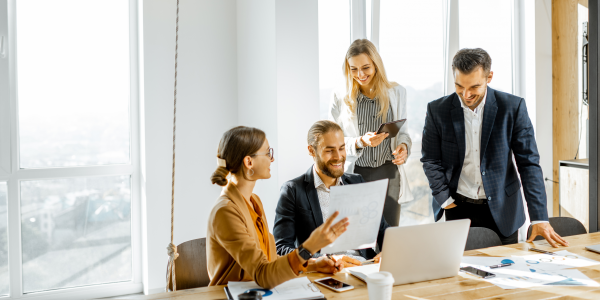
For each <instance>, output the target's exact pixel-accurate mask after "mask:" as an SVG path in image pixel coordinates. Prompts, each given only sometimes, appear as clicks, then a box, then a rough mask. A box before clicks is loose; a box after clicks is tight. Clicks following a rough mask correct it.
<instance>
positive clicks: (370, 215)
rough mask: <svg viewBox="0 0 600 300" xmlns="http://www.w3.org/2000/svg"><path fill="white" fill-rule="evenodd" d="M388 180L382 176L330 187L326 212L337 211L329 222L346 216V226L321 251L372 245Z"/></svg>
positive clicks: (381, 211) (338, 250) (370, 246)
mask: <svg viewBox="0 0 600 300" xmlns="http://www.w3.org/2000/svg"><path fill="white" fill-rule="evenodd" d="M388 182H389V179H387V178H386V179H382V180H377V181H371V182H365V183H357V184H347V185H340V186H332V187H331V193H330V195H329V211H330V212H331V213H333V212H334V211H339V212H340V215H339V216H338V217H337V218H336V219H335V220H334V221H333V223H334V224H335V223H336V222H338V221H339V220H341V219H342V218H345V217H348V222H350V225H348V228H347V229H346V232H344V234H342V235H341V236H340V237H338V238H337V240H336V241H335V242H333V243H332V244H330V245H329V246H326V247H325V248H323V249H321V253H336V252H340V251H346V250H350V249H365V248H372V247H375V243H376V242H377V234H378V233H379V225H380V224H381V215H382V214H383V204H384V203H385V197H386V193H387V186H388Z"/></svg>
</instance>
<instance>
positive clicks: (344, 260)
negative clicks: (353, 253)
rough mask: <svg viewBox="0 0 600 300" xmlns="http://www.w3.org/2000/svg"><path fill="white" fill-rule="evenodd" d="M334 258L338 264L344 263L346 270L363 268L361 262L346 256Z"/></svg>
mask: <svg viewBox="0 0 600 300" xmlns="http://www.w3.org/2000/svg"><path fill="white" fill-rule="evenodd" d="M333 258H335V260H336V261H338V262H342V263H343V264H344V268H352V267H358V266H362V263H361V262H360V260H357V259H354V258H352V257H349V256H346V255H334V256H333Z"/></svg>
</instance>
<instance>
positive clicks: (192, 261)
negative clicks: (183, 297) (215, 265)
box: [167, 238, 210, 291]
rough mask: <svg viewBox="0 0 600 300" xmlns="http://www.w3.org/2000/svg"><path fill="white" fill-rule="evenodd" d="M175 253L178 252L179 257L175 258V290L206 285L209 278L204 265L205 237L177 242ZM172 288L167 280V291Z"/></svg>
mask: <svg viewBox="0 0 600 300" xmlns="http://www.w3.org/2000/svg"><path fill="white" fill-rule="evenodd" d="M177 253H179V257H178V258H177V259H176V260H175V277H176V278H177V290H178V291H179V290H185V289H193V288H197V287H205V286H208V284H209V283H210V279H209V278H208V269H207V266H206V238H201V239H195V240H191V241H187V242H184V243H181V244H179V245H178V246H177ZM167 272H168V271H167ZM172 290H173V284H172V281H169V291H172Z"/></svg>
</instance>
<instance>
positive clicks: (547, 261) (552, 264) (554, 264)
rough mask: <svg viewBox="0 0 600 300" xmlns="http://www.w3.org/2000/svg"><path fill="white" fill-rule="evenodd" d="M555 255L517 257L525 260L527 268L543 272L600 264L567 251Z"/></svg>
mask: <svg viewBox="0 0 600 300" xmlns="http://www.w3.org/2000/svg"><path fill="white" fill-rule="evenodd" d="M554 253H555V254H557V255H548V254H533V255H526V256H518V257H522V258H524V259H525V262H526V263H527V266H528V267H530V268H531V269H538V270H544V271H558V270H564V269H571V268H581V267H589V266H593V265H597V264H600V262H598V261H595V260H591V259H589V258H585V257H583V256H580V255H577V254H575V253H571V252H569V251H566V250H563V251H557V252H554Z"/></svg>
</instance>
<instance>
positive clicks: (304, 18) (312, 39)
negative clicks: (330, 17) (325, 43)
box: [275, 0, 320, 186]
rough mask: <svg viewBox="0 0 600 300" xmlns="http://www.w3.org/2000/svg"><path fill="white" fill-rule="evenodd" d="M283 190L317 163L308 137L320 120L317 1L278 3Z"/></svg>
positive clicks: (278, 122)
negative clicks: (308, 143)
mask: <svg viewBox="0 0 600 300" xmlns="http://www.w3.org/2000/svg"><path fill="white" fill-rule="evenodd" d="M275 7H276V11H275V15H276V25H277V32H276V43H277V116H278V120H277V128H278V130H279V149H278V150H279V153H280V154H279V156H278V157H279V160H280V162H282V163H280V164H279V178H278V181H279V186H281V185H282V184H283V183H284V182H285V181H287V180H290V179H292V178H295V177H298V176H299V175H301V174H303V173H305V172H306V170H308V168H309V167H310V165H311V164H312V163H313V160H312V158H311V157H310V156H309V155H308V150H307V144H306V134H307V132H308V129H309V128H310V126H311V125H312V124H313V123H314V122H315V121H317V120H319V119H320V117H319V115H320V114H319V31H318V23H319V18H318V16H319V14H318V2H317V0H302V1H298V0H278V1H277V2H276V5H275Z"/></svg>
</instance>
